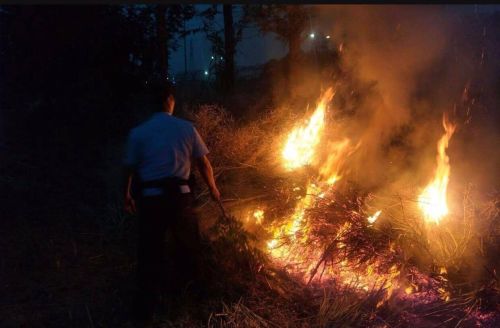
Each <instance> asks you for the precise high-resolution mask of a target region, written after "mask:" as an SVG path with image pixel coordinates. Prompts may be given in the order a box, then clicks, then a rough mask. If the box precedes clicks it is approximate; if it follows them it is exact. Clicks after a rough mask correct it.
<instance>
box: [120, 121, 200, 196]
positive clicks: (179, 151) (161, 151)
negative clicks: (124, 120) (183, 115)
mask: <svg viewBox="0 0 500 328" xmlns="http://www.w3.org/2000/svg"><path fill="white" fill-rule="evenodd" d="M206 154H208V149H207V146H206V145H205V143H204V142H203V139H202V138H201V136H200V135H199V133H198V131H196V128H195V127H194V126H193V124H192V123H191V122H188V121H186V120H183V119H180V118H177V117H174V116H172V115H170V114H168V113H165V112H160V113H155V114H154V115H153V116H152V117H151V118H150V119H149V120H148V121H146V122H144V123H143V124H141V125H139V126H138V127H136V128H134V129H132V130H131V131H130V134H129V136H128V141H127V149H126V154H125V159H124V164H125V165H127V166H130V167H133V168H135V169H136V170H137V172H138V174H139V177H140V179H141V180H142V181H151V180H156V179H161V178H165V177H173V176H175V177H179V178H182V179H188V178H189V173H190V169H191V159H192V158H199V157H202V156H204V155H206ZM161 193H162V190H161V189H158V188H147V189H145V190H144V196H153V195H159V194H161Z"/></svg>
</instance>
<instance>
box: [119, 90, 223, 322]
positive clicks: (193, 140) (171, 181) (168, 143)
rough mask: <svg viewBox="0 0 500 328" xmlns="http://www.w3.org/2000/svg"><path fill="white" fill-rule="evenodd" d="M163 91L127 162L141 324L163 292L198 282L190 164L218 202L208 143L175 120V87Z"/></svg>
mask: <svg viewBox="0 0 500 328" xmlns="http://www.w3.org/2000/svg"><path fill="white" fill-rule="evenodd" d="M160 91H161V100H162V106H161V111H160V112H157V113H155V114H154V115H153V116H152V117H151V118H150V119H149V120H148V121H146V122H145V123H143V124H141V125H139V126H138V127H136V128H134V129H132V130H131V132H130V134H129V138H128V143H127V150H126V156H125V160H124V164H125V181H124V185H125V188H124V196H125V210H126V211H128V212H129V213H135V212H136V209H137V212H138V214H139V244H138V262H137V278H138V295H137V297H136V305H135V307H136V308H135V310H136V311H137V314H138V315H139V316H140V317H142V318H147V317H150V315H151V314H152V313H153V310H154V307H155V305H156V303H157V302H158V300H159V296H160V292H161V291H168V292H170V293H172V292H174V291H175V289H176V288H179V286H182V285H183V284H184V283H185V282H186V281H189V280H196V279H197V278H199V274H200V270H199V268H198V265H199V258H200V235H199V230H198V218H197V216H196V214H195V212H194V209H193V195H192V193H191V190H190V188H189V185H188V178H189V174H190V168H191V163H192V162H194V164H196V166H197V167H198V169H199V171H200V173H201V175H202V177H203V178H204V180H205V182H206V183H207V185H208V187H209V190H210V193H211V196H212V198H213V199H214V200H216V201H219V200H220V193H219V190H218V189H217V186H216V184H215V179H214V176H213V171H212V166H211V164H210V161H209V160H208V158H207V156H206V155H207V154H208V149H207V147H206V146H205V143H204V142H203V140H202V138H201V137H200V135H199V134H198V132H197V131H196V128H195V127H194V126H193V125H192V124H191V123H190V122H188V121H185V120H182V119H179V118H176V117H174V116H172V113H173V111H174V107H175V98H174V89H173V86H172V85H170V84H167V85H164V86H162V87H161V90H160ZM134 179H136V181H133V180H134ZM133 184H134V185H137V188H133V187H132V185H133ZM132 189H134V190H135V189H136V191H135V192H133V190H132ZM167 231H170V232H171V233H172V237H173V245H172V246H173V248H174V249H173V260H174V266H173V268H174V269H175V270H174V274H173V275H172V276H170V277H169V276H168V275H167V274H166V270H165V243H164V240H165V233H166V232H167Z"/></svg>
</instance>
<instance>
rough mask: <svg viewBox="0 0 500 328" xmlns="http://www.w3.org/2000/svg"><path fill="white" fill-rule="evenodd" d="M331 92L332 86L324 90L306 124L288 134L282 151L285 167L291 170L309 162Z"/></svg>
mask: <svg viewBox="0 0 500 328" xmlns="http://www.w3.org/2000/svg"><path fill="white" fill-rule="evenodd" d="M333 94H334V93H333V89H332V88H329V89H328V90H326V92H325V93H324V94H323V96H322V97H321V99H320V101H319V103H318V106H317V107H316V110H315V111H314V113H313V114H312V116H311V118H310V119H309V121H308V122H307V124H306V125H305V126H301V127H297V128H295V129H294V130H293V131H292V132H291V133H290V134H289V135H288V138H287V141H286V144H285V148H284V149H283V153H282V155H283V159H284V166H285V168H286V169H288V170H293V169H296V168H299V167H301V166H305V165H308V164H311V162H312V160H313V157H314V153H315V149H316V146H317V145H318V143H319V141H320V138H321V134H322V131H323V126H324V118H325V110H326V105H327V103H328V102H329V101H330V100H331V99H332V98H333Z"/></svg>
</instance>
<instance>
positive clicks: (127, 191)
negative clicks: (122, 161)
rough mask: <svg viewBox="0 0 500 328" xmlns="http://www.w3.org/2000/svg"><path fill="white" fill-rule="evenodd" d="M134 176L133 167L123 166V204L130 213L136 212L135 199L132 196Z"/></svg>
mask: <svg viewBox="0 0 500 328" xmlns="http://www.w3.org/2000/svg"><path fill="white" fill-rule="evenodd" d="M133 176H134V169H132V168H131V167H129V166H125V168H124V173H123V195H124V205H125V211H127V212H128V213H130V214H133V213H135V212H136V207H135V200H134V198H133V197H132V192H131V189H132V178H133Z"/></svg>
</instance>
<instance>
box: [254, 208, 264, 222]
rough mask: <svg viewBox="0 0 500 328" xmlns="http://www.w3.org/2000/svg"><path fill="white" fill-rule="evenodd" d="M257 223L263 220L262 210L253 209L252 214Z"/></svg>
mask: <svg viewBox="0 0 500 328" xmlns="http://www.w3.org/2000/svg"><path fill="white" fill-rule="evenodd" d="M252 216H253V217H254V219H255V222H256V223H257V224H261V223H262V220H264V211H263V210H255V211H254V212H253V215H252Z"/></svg>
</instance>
